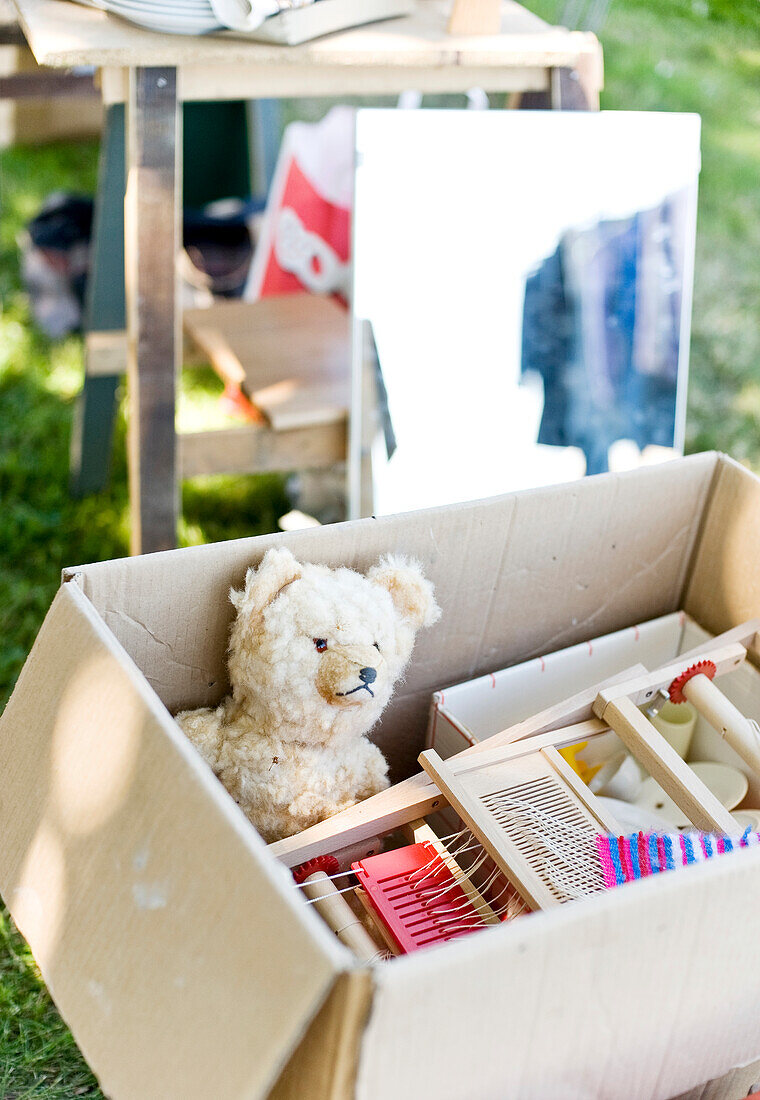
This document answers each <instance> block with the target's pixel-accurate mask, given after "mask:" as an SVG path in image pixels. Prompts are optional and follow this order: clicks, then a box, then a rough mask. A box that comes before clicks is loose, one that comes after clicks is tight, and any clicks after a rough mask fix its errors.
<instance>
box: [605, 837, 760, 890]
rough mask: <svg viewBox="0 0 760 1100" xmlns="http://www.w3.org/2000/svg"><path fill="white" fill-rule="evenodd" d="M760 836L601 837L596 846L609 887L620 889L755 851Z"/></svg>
mask: <svg viewBox="0 0 760 1100" xmlns="http://www.w3.org/2000/svg"><path fill="white" fill-rule="evenodd" d="M758 844H760V833H755V832H752V830H751V829H749V828H747V829H745V831H744V832H743V833H742V834H741V836H734V837H729V836H716V835H714V834H712V833H700V832H697V831H694V832H687V833H631V834H630V835H629V836H608V835H604V836H602V835H599V836H597V838H596V845H597V849H598V851H599V859H600V860H601V864H602V873H603V875H604V885H605V886H608V887H609V886H619V885H620V884H621V883H623V882H634V881H635V880H636V879H638V878H647V877H648V876H649V875H657V874H659V873H660V872H661V871H672V870H674V869H675V868H676V867H688V865H689V864H690V863H702V862H703V861H704V860H706V859H711V858H712V857H713V856H719V855H723V853H724V852H733V851H735V850H736V849H737V848H754V847H755V846H756V845H758Z"/></svg>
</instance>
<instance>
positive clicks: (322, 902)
mask: <svg viewBox="0 0 760 1100" xmlns="http://www.w3.org/2000/svg"><path fill="white" fill-rule="evenodd" d="M301 889H302V890H303V892H304V894H306V897H307V898H308V899H309V900H310V901H311V902H313V904H314V908H315V909H316V910H317V912H318V913H319V915H320V917H321V918H322V920H323V921H324V922H325V923H326V924H327V925H329V927H330V928H332V930H333V932H334V933H335V935H336V936H337V937H338V939H339V940H340V942H341V943H343V944H345V945H346V947H349V948H350V949H351V950H352V951H353V952H354V954H355V955H357V956H358V957H359V958H360V959H364V960H365V961H366V962H369V961H371V960H372V959H377V958H378V957H379V955H380V954H381V952H380V950H379V948H378V946H377V944H376V943H375V941H374V940H373V939H372V937H371V936H370V934H369V932H368V931H367V929H366V928H365V927H364V925H363V924H362V922H361V921H360V920H359V918H358V917H357V915H356V913H354V911H353V909H352V908H351V906H350V905H349V904H348V902H347V901H346V900H345V899H344V898H343V897H342V895H341V894H340V893H339V892H338V890H337V888H336V887H335V886H334V885H333V884H332V882H331V881H330V879H329V878H328V876H327V875H326V874H325V873H324V871H315V872H314V874H313V875H309V877H308V878H307V879H304V881H303V883H302V884H301Z"/></svg>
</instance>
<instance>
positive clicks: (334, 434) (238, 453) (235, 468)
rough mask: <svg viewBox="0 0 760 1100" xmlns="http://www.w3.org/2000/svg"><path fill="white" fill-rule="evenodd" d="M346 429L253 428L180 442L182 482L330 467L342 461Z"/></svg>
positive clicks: (188, 436) (186, 435)
mask: <svg viewBox="0 0 760 1100" xmlns="http://www.w3.org/2000/svg"><path fill="white" fill-rule="evenodd" d="M346 432H347V427H346V424H345V423H342V424H317V425H315V426H314V427H311V428H295V429H293V430H292V431H287V432H275V431H272V429H271V428H263V427H257V426H256V425H255V424H252V425H250V427H243V428H225V429H222V430H220V431H214V432H184V433H182V435H180V436H179V437H178V442H179V469H180V473H181V476H182V477H183V478H188V477H200V476H201V475H204V474H245V473H263V472H265V471H267V470H296V469H297V470H309V469H322V468H324V467H328V466H334V465H335V464H336V463H338V462H344V461H345V459H346Z"/></svg>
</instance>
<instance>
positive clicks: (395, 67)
mask: <svg viewBox="0 0 760 1100" xmlns="http://www.w3.org/2000/svg"><path fill="white" fill-rule="evenodd" d="M14 2H15V5H16V8H17V9H18V13H19V21H20V23H21V25H22V27H23V29H24V33H25V34H26V36H27V39H28V41H29V45H30V47H31V49H32V52H33V53H34V56H35V58H36V59H37V62H38V63H39V64H40V65H49V66H53V67H69V66H73V65H95V66H96V67H98V68H101V69H104V70H106V74H105V75H106V79H105V80H104V95H105V98H106V99H107V100H108V99H110V100H116V99H119V98H123V97H124V88H123V81H124V79H125V78H124V75H123V73H122V74H118V75H117V72H116V71H117V70H125V69H127V68H129V67H134V66H138V65H139V66H170V67H175V66H176V67H178V68H179V69H180V91H179V94H180V97H181V98H183V99H193V98H210V99H213V98H220V99H224V98H239V97H240V98H242V97H244V96H248V95H251V96H255V95H257V94H259V95H261V94H265V95H273V96H281V95H288V96H299V95H304V96H305V95H308V96H315V95H349V94H366V95H378V94H383V93H387V94H396V93H397V92H400V91H403V90H404V89H406V88H416V89H418V90H420V91H423V92H445V91H451V92H458V91H465V90H467V89H468V88H469V87H472V86H473V85H477V86H480V87H484V88H486V89H487V90H489V91H517V90H530V89H532V88H536V89H539V88H544V87H546V69H547V68H550V67H556V66H567V67H570V68H575V67H578V66H580V65H586V66H588V65H589V64H596V65H598V66H599V68H601V51H600V47H599V43H598V41H597V39H596V38H595V37H594V35H592V34H588V33H582V32H577V31H568V30H565V29H564V28H562V27H551V26H549V24H547V23H545V22H544V21H543V20H541V19H539V18H538V16H536V15H534V14H533V13H532V12H529V11H527V10H526V9H525V8H523V7H522V6H521V5H520V4H517V3H515V2H514V0H504V3H503V13H502V33H501V34H500V35H495V36H483V37H476V36H470V37H463V36H458V37H453V36H451V35H448V34H447V33H446V24H447V21H448V17H449V11H450V6H451V5H450V0H418V6H417V11H416V12H415V14H413V15H411V16H408V17H405V18H400V19H391V20H387V21H385V22H383V23H375V24H372V25H369V26H365V27H357V28H355V29H352V30H349V31H343V32H340V33H338V34H333V35H329V36H327V37H325V38H321V39H317V40H316V41H313V42H308V43H305V44H304V45H301V46H275V45H270V44H264V43H259V42H253V41H251V40H246V39H245V38H242V37H239V36H236V35H235V34H234V33H233V32H227V33H221V34H216V35H210V36H209V35H205V36H192V37H186V36H180V35H167V34H159V33H155V32H153V31H148V30H143V29H142V28H140V27H136V26H133V25H132V24H130V23H127V22H125V21H123V20H121V19H119V18H118V17H116V16H113V15H110V14H107V13H105V12H102V11H99V10H96V9H94V8H89V7H84V6H82V5H80V4H77V3H73V2H71V0H14ZM201 70H202V71H203V80H202V81H199V79H198V78H199V73H200V71H201ZM200 84H202V86H203V87H202V89H201V88H200Z"/></svg>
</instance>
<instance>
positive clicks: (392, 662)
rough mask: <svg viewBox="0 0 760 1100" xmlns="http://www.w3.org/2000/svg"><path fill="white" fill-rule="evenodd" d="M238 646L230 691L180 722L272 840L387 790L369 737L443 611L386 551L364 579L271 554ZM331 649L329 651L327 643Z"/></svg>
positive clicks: (249, 584)
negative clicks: (418, 639) (419, 642)
mask: <svg viewBox="0 0 760 1100" xmlns="http://www.w3.org/2000/svg"><path fill="white" fill-rule="evenodd" d="M230 598H231V600H232V602H233V604H234V605H235V607H236V609H237V615H236V618H235V621H234V623H233V626H232V631H231V635H230V647H229V674H230V683H231V686H232V693H231V695H229V696H228V697H227V698H226V699H225V700H224V702H223V703H221V704H220V706H218V707H216V708H215V709H212V708H203V709H201V710H188V711H183V712H182V713H181V714H178V715H177V721H178V723H179V725H180V726H181V728H182V729H183V730H184V732H185V733H186V734H187V736H188V737H189V738H190V740H191V741H192V742H193V744H194V745H195V746H196V748H197V749H198V750H199V752H200V753H201V755H202V756H203V757H204V759H205V760H206V761H207V762H208V764H209V765H210V766H211V767H212V768H213V770H214V772H215V774H216V775H217V776H218V777H219V779H221V781H222V783H223V784H224V785H225V787H226V788H227V790H228V791H229V792H230V794H231V795H232V797H233V798H234V799H235V801H236V802H238V804H239V805H240V806H241V807H242V809H243V810H244V811H245V813H246V814H247V815H248V817H249V818H250V820H251V821H252V822H253V824H254V825H255V826H256V828H257V829H258V830H259V832H260V833H261V835H262V836H263V837H264V838H265V839H266V840H268V841H273V840H278V839H280V838H281V837H284V836H290V835H291V834H292V833H296V832H300V831H301V830H302V829H305V828H307V827H308V826H309V825H313V824H315V823H316V822H317V821H321V820H322V819H323V818H325V817H329V816H330V815H331V814H335V813H338V811H339V810H343V809H345V808H346V807H347V806H351V805H353V803H354V802H356V801H358V800H359V799H362V798H368V797H369V796H370V795H372V794H375V793H376V792H377V791H380V790H382V789H383V788H385V787H387V786H388V765H387V764H386V761H385V759H384V757H383V755H382V753H381V752H380V750H379V749H378V748H377V747H376V746H375V745H373V744H372V743H371V742H370V741H368V740H367V738H366V737H365V736H364V735H365V734H366V733H367V732H368V731H369V730H370V729H371V728H372V726H374V724H375V722H376V721H377V720H378V718H379V717H380V714H381V713H382V710H383V708H384V707H385V705H386V703H387V702H388V700H389V699H390V697H391V694H392V692H393V688H394V686H395V684H396V682H397V681H398V679H399V678H400V677H401V675H402V673H403V671H404V668H405V666H406V664H407V661H408V660H409V657H410V655H411V652H412V646H413V644H414V638H415V635H416V633H417V630H418V629H419V628H420V627H422V626H429V625H431V624H432V623H434V622H435V621H436V620H437V619H438V617H439V615H440V610H439V608H438V606H437V604H436V602H435V599H434V596H433V586H432V585H431V584H430V582H429V581H428V580H426V579H425V577H424V576H423V575H422V571H421V569H420V567H419V565H418V564H417V563H416V562H413V561H407V560H406V559H405V558H402V557H396V556H390V555H389V556H388V557H385V558H382V559H381V560H380V562H379V563H378V564H377V565H375V566H374V567H373V568H372V569H370V571H369V573H368V574H367V576H366V577H364V576H361V575H360V574H359V573H355V572H353V571H352V570H350V569H328V568H327V567H325V566H321V565H300V564H299V563H298V562H297V561H296V559H295V558H294V557H293V555H292V554H291V552H290V551H289V550H287V549H285V548H284V547H280V548H276V549H272V550H268V551H267V553H266V554H265V556H264V558H263V560H262V562H261V564H260V565H259V567H258V569H253V568H251V569H249V570H248V572H247V574H246V578H245V586H244V587H243V589H242V590H240V591H235V590H234V589H233V591H232V592H231V593H230ZM323 643H324V644H323Z"/></svg>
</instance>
